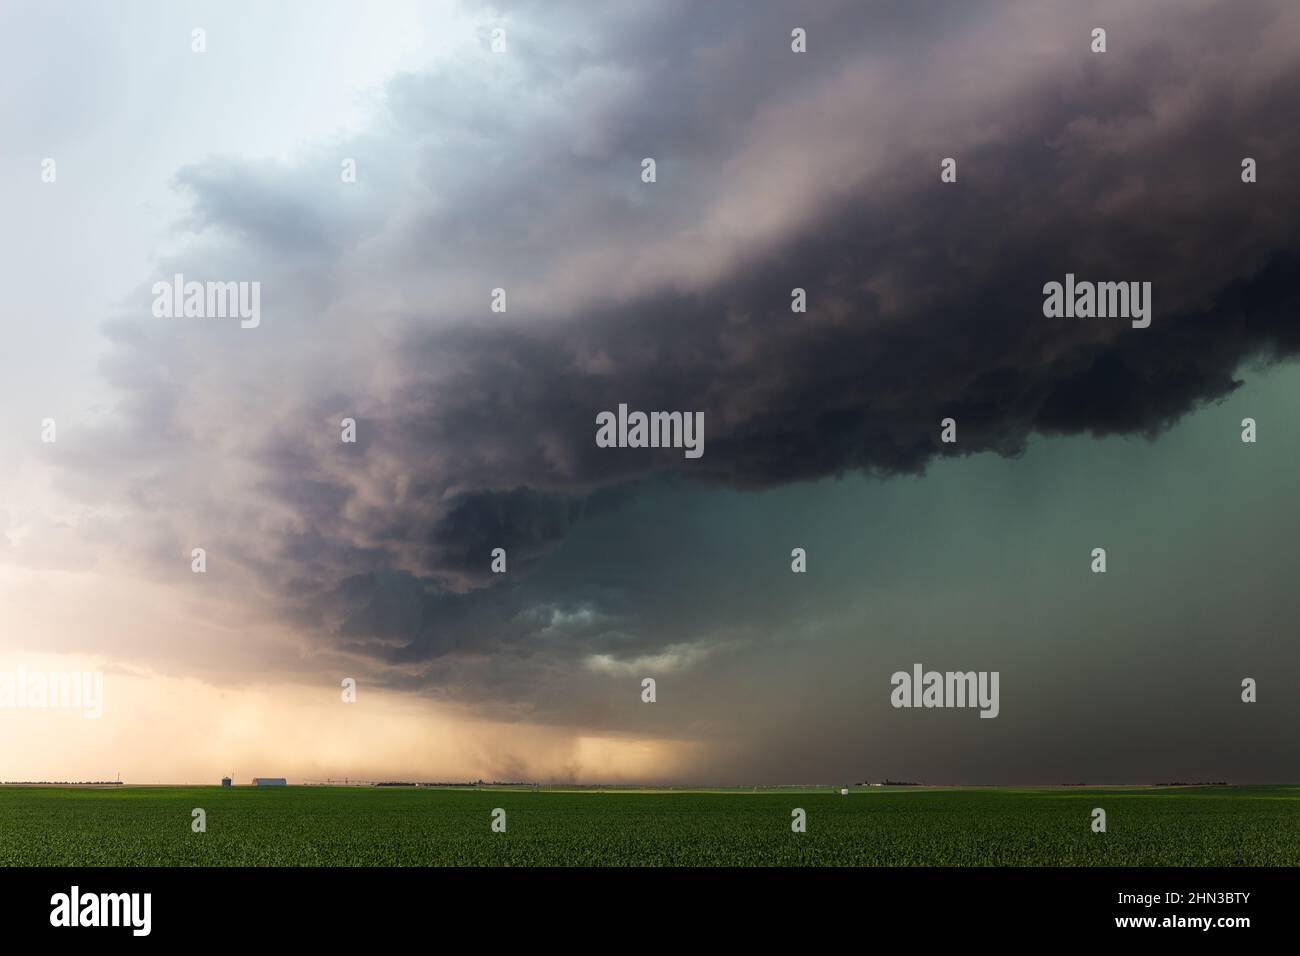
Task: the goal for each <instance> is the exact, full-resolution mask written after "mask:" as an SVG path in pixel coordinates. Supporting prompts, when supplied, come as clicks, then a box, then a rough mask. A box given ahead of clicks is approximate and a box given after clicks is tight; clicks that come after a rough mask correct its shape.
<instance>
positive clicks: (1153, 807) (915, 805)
mask: <svg viewBox="0 0 1300 956" xmlns="http://www.w3.org/2000/svg"><path fill="white" fill-rule="evenodd" d="M1094 807H1101V808H1103V809H1104V810H1105V811H1106V828H1107V832H1105V833H1093V832H1092V830H1091V827H1090V824H1091V820H1092V810H1093V808H1094ZM498 808H500V809H502V810H504V811H505V824H506V829H505V832H503V833H502V832H493V830H492V822H493V811H494V810H496V809H498ZM796 808H801V809H803V810H804V811H805V812H806V817H807V831H806V832H804V833H795V832H792V830H791V822H792V816H791V814H792V811H793V810H795V809H796ZM195 809H202V810H203V811H204V814H205V817H206V826H207V830H206V832H202V833H196V832H194V831H193V829H192V824H193V820H194V819H195V817H194V812H193V811H194V810H195ZM1298 864H1300V786H1259V787H1203V788H1197V787H1167V788H1159V787H1132V788H1115V789H1100V788H1078V789H1066V788H1060V789H1006V788H999V789H921V788H899V789H890V788H854V789H853V790H851V791H850V793H849V795H848V796H841V795H839V793H838V792H837V791H832V790H830V789H819V790H812V789H809V790H799V789H782V790H758V791H749V790H698V791H683V790H673V791H653V790H560V789H546V788H542V789H531V788H500V789H492V788H482V789H471V788H466V789H453V788H447V789H440V788H433V787H422V788H406V787H403V788H396V787H393V788H389V787H382V788H378V787H274V788H252V787H234V788H230V789H222V788H220V787H113V788H99V789H96V788H77V787H0V865H3V866H64V865H75V866H919V865H939V866H1295V865H1298Z"/></svg>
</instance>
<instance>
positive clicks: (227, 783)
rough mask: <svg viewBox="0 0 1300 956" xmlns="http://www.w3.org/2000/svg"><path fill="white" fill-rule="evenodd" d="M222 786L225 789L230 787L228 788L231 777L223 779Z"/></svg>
mask: <svg viewBox="0 0 1300 956" xmlns="http://www.w3.org/2000/svg"><path fill="white" fill-rule="evenodd" d="M221 785H222V786H223V787H228V786H230V778H229V777H222V778H221Z"/></svg>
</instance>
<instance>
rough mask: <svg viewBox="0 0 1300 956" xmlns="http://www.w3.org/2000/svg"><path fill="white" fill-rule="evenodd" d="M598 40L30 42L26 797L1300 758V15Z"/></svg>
mask: <svg viewBox="0 0 1300 956" xmlns="http://www.w3.org/2000/svg"><path fill="white" fill-rule="evenodd" d="M591 6H592V5H590V4H585V3H577V2H574V3H553V2H546V3H542V2H536V3H533V2H518V3H501V4H497V5H493V6H489V5H486V4H479V3H471V2H465V3H442V4H439V3H433V2H422V3H415V2H411V3H402V2H393V3H386V4H385V5H384V6H383V9H382V12H379V11H375V10H368V9H366V8H364V7H361V6H358V5H357V4H353V3H341V2H339V3H311V4H308V3H305V2H303V3H297V2H295V3H280V4H274V5H266V4H253V3H224V2H223V3H213V4H204V3H163V2H156V3H155V2H130V3H128V2H120V3H105V4H90V3H63V4H57V3H56V4H48V3H34V2H30V3H29V2H25V0H18V2H10V3H6V4H5V5H4V7H3V8H0V78H2V79H3V81H4V83H3V92H2V93H0V129H2V130H3V133H4V135H3V138H2V140H0V210H3V215H2V216H0V262H3V263H4V275H5V278H6V281H5V283H4V287H3V291H2V292H0V296H3V298H2V299H0V302H2V303H3V314H2V316H0V322H3V332H4V347H3V348H2V349H0V396H2V397H3V401H2V402H0V462H2V463H3V467H0V671H7V672H11V673H15V672H17V670H18V669H19V668H20V667H21V668H27V669H28V670H42V669H43V670H46V671H67V670H101V671H103V672H104V673H105V675H106V676H105V692H104V694H105V696H104V702H103V715H102V717H100V718H98V719H92V720H86V719H83V718H82V717H81V716H80V714H77V713H71V712H61V711H56V710H34V709H12V708H11V709H0V730H2V731H3V736H0V779H9V780H16V779H89V778H96V779H98V778H105V777H111V776H112V775H113V774H115V773H118V772H121V773H122V775H123V777H124V779H129V780H134V781H137V782H145V781H178V782H179V781H193V782H201V781H206V780H215V779H216V778H218V777H220V776H221V775H222V774H224V773H233V774H235V775H236V776H237V777H251V776H253V775H255V774H256V775H286V776H289V777H290V778H291V779H317V778H324V777H327V776H329V777H341V776H344V775H348V776H352V777H362V778H365V777H369V778H393V777H401V778H405V779H464V778H478V777H484V778H489V779H491V778H496V779H529V780H543V781H564V780H580V781H586V782H604V781H610V782H613V781H628V782H634V781H640V782H666V781H671V782H700V783H705V782H708V783H737V784H740V783H745V784H750V783H752V784H764V783H766V784H776V783H798V782H804V783H811V782H820V783H841V782H850V781H857V780H862V779H879V778H881V777H885V776H888V777H891V778H893V779H908V780H921V781H928V782H934V783H1017V782H1038V783H1066V782H1081V781H1083V782H1090V783H1101V782H1152V781H1165V780H1230V781H1234V782H1250V781H1265V780H1273V781H1278V780H1295V779H1296V778H1297V766H1298V763H1297V758H1300V745H1298V744H1297V742H1296V736H1295V732H1294V731H1295V727H1296V726H1300V702H1298V699H1297V695H1296V688H1297V687H1298V686H1300V652H1298V651H1297V650H1296V648H1297V641H1296V636H1297V634H1296V626H1297V625H1296V622H1297V620H1300V589H1297V588H1296V586H1295V581H1296V580H1297V579H1298V578H1300V555H1298V554H1297V550H1296V547H1295V542H1296V540H1297V532H1298V531H1300V509H1298V508H1297V507H1296V497H1295V488H1296V486H1297V478H1298V477H1300V434H1298V433H1297V429H1296V426H1295V422H1296V410H1297V408H1298V407H1300V369H1297V367H1296V365H1295V362H1294V359H1295V357H1296V355H1297V352H1298V351H1300V321H1298V315H1297V311H1298V308H1300V295H1298V294H1297V284H1296V283H1297V280H1298V279H1300V225H1297V223H1300V216H1298V215H1297V213H1300V181H1298V180H1297V178H1296V173H1295V170H1296V169H1297V163H1298V162H1300V132H1298V131H1297V129H1296V126H1295V122H1294V117H1295V115H1296V96H1297V94H1296V92H1295V91H1296V90H1297V89H1300V39H1298V38H1300V7H1297V5H1296V4H1294V3H1293V2H1290V0H1246V2H1241V0H1235V2H1227V0H1221V2H1216V0H1151V2H1145V3H1142V4H1140V5H1139V4H1133V3H1129V2H1118V0H1116V2H1099V3H1094V4H1088V5H1081V4H1077V3H1069V2H1066V0H1048V2H1039V3H1016V2H991V0H981V2H969V3H957V2H955V0H953V2H916V3H908V4H900V3H862V2H860V0H852V2H850V0H843V2H825V3H817V4H792V3H777V2H739V0H737V2H718V3H709V4H703V5H702V4H697V3H687V2H666V0H655V2H621V3H618V4H616V5H610V9H606V10H597V11H593V10H591V9H589V8H590V7H591ZM796 27H799V28H803V29H804V30H806V31H807V52H805V53H795V52H793V51H792V50H791V31H792V30H793V29H794V28H796ZM1096 27H1102V28H1105V30H1106V43H1107V49H1106V52H1104V53H1096V52H1093V51H1092V49H1091V46H1092V44H1093V38H1092V31H1093V29H1094V28H1096ZM196 28H201V29H202V30H204V31H205V42H206V51H205V52H201V53H200V52H195V51H194V50H193V49H192V45H193V43H194V40H193V33H192V31H193V30H195V29H196ZM493 31H504V33H503V34H501V35H502V36H503V37H504V42H505V49H504V51H503V52H494V51H493ZM647 157H651V158H653V159H654V160H655V163H656V178H655V181H654V182H652V183H647V182H644V181H643V178H642V168H643V160H644V159H645V158H647ZM945 157H952V158H955V159H956V163H957V166H956V169H957V177H956V182H942V181H941V178H940V163H941V161H942V160H943V159H944V158H945ZM1245 157H1250V158H1253V159H1254V160H1255V161H1256V164H1257V169H1258V181H1257V182H1253V183H1244V182H1243V181H1242V160H1243V158H1245ZM47 159H53V160H54V161H55V164H56V166H55V168H56V171H57V175H56V178H55V180H54V181H53V182H45V181H43V180H42V170H43V166H42V164H43V161H44V160H47ZM348 161H352V162H354V163H355V169H356V177H355V178H356V181H355V182H348V181H345V178H346V177H344V176H342V175H341V171H342V169H343V168H344V165H345V163H346V162H348ZM177 273H181V274H183V275H184V276H185V277H186V278H187V279H191V280H197V281H202V282H206V281H247V282H254V281H255V282H258V283H260V290H261V315H260V324H259V325H258V326H257V327H256V328H241V325H240V322H239V321H238V320H237V319H212V318H197V317H191V318H183V317H182V318H159V317H156V316H155V315H154V313H153V309H152V306H153V299H154V297H153V293H152V287H153V285H154V283H156V282H159V281H166V282H170V281H171V279H172V277H173V276H174V275H175V274H177ZM1067 273H1072V274H1074V275H1076V276H1077V277H1078V278H1079V279H1081V280H1094V281H1126V282H1127V281H1145V282H1150V283H1151V285H1152V302H1153V315H1152V321H1151V325H1150V327H1149V328H1144V329H1138V328H1133V327H1132V325H1131V324H1130V322H1129V321H1128V320H1126V319H1123V318H1113V317H1112V318H1047V317H1045V316H1044V313H1043V308H1042V307H1043V286H1044V283H1047V282H1050V281H1064V279H1065V276H1066V274H1067ZM796 287H798V288H802V289H804V290H806V294H807V311H806V313H795V312H792V310H791V290H792V289H793V288H796ZM497 288H501V289H504V290H505V291H506V297H507V300H506V301H507V309H506V311H505V312H495V311H493V310H492V309H491V304H492V290H493V289H497ZM620 403H625V404H627V405H628V406H629V407H630V408H632V409H642V410H647V411H649V410H678V411H692V412H695V411H698V412H701V413H702V414H703V419H704V454H703V455H702V457H700V458H697V459H692V458H687V457H686V456H684V455H683V454H682V451H681V450H680V449H671V450H670V449H648V448H642V449H636V448H619V449H610V448H601V447H598V446H597V443H596V441H595V420H596V415H597V414H598V413H600V412H601V411H606V410H614V409H617V407H618V406H619V404H620ZM1247 417H1249V418H1253V419H1254V420H1255V421H1256V423H1257V441H1255V442H1253V443H1245V442H1243V441H1242V440H1241V435H1242V420H1243V419H1244V418H1247ZM46 418H53V419H54V420H55V422H56V424H57V440H56V441H55V442H53V443H50V442H43V441H42V440H41V439H42V421H43V420H44V419H46ZM344 418H353V419H355V421H356V423H357V441H356V443H354V444H352V443H344V442H342V441H341V440H340V422H341V421H342V419H344ZM945 418H952V419H954V420H955V422H956V432H957V441H956V442H955V443H953V444H946V443H944V442H942V441H941V424H940V423H941V421H942V420H943V419H945ZM195 547H202V548H204V549H205V550H206V554H207V571H206V573H204V574H195V573H193V572H192V570H191V552H192V549H193V548H195ZM494 548H504V549H505V551H506V553H507V556H508V570H507V572H506V573H504V574H494V573H492V572H491V570H490V564H491V553H492V550H493V549H494ZM793 548H804V549H805V550H806V552H807V572H806V573H801V574H796V573H793V572H792V569H791V550H792V549H793ZM1095 548H1105V549H1106V556H1107V569H1106V573H1104V574H1097V573H1093V571H1092V569H1091V565H1092V562H1093V557H1092V552H1093V549H1095ZM914 663H921V664H923V665H924V666H925V668H926V669H934V670H939V671H949V670H960V671H968V670H976V671H997V672H999V674H1000V695H1001V700H1000V713H999V715H998V717H997V718H996V719H991V720H987V719H980V718H979V717H978V712H977V711H975V710H970V709H934V710H927V709H895V708H893V707H891V706H890V691H891V689H892V688H891V684H890V677H891V675H892V674H893V673H894V672H895V671H899V670H906V671H910V670H911V668H912V665H913V664H914ZM347 677H351V678H354V679H355V680H356V681H357V683H358V695H357V700H356V702H355V703H344V702H343V701H342V700H341V698H340V682H341V681H342V680H343V679H344V678H347ZM644 678H654V679H655V681H656V696H657V699H656V700H655V702H654V703H645V702H643V700H642V680H643V679H644ZM1245 678H1253V679H1255V680H1256V681H1257V682H1258V701H1257V702H1255V703H1250V704H1247V703H1243V701H1242V699H1241V694H1242V680H1243V679H1245Z"/></svg>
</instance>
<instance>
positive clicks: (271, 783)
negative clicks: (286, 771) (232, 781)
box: [222, 777, 286, 787]
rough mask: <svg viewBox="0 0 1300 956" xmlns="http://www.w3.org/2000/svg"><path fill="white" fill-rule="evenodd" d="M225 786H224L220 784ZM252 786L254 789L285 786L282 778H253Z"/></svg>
mask: <svg viewBox="0 0 1300 956" xmlns="http://www.w3.org/2000/svg"><path fill="white" fill-rule="evenodd" d="M222 786H225V784H222ZM253 786H255V787H283V786H286V782H285V779H284V777H254V778H253Z"/></svg>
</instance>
